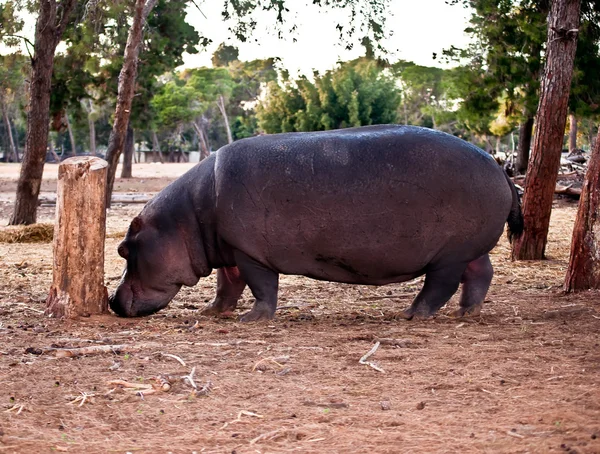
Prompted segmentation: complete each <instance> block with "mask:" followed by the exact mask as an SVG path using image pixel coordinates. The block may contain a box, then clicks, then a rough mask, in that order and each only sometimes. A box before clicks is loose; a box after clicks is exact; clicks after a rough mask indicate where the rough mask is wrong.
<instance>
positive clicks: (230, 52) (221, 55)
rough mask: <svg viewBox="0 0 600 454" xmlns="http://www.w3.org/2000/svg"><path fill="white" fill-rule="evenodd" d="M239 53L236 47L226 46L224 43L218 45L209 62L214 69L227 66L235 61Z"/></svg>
mask: <svg viewBox="0 0 600 454" xmlns="http://www.w3.org/2000/svg"><path fill="white" fill-rule="evenodd" d="M239 54H240V52H239V50H238V49H237V47H234V46H228V45H227V44H225V43H221V44H219V47H217V50H216V51H215V52H214V53H213V56H212V58H211V62H212V64H213V66H214V67H215V68H218V67H220V66H227V65H229V64H230V63H232V62H234V61H237V60H238V56H239Z"/></svg>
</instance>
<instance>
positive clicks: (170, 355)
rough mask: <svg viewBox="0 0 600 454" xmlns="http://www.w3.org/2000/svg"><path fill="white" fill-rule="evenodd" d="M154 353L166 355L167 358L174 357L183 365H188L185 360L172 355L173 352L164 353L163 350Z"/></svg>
mask: <svg viewBox="0 0 600 454" xmlns="http://www.w3.org/2000/svg"><path fill="white" fill-rule="evenodd" d="M154 354H155V355H160V356H166V357H167V358H173V359H174V360H176V361H177V362H179V364H181V365H182V366H183V367H186V364H185V361H184V360H182V359H181V358H180V357H179V356H177V355H172V354H171V353H163V352H156V353H154Z"/></svg>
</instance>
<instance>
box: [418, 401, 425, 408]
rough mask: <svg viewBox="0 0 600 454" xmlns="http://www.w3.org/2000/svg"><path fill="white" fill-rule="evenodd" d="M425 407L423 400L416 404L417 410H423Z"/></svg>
mask: <svg viewBox="0 0 600 454" xmlns="http://www.w3.org/2000/svg"><path fill="white" fill-rule="evenodd" d="M424 408H425V402H419V403H418V404H417V410H423V409H424Z"/></svg>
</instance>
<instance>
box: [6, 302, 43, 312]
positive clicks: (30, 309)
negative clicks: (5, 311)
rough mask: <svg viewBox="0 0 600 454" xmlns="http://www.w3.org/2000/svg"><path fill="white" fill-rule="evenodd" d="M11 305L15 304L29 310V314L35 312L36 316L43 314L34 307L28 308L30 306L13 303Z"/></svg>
mask: <svg viewBox="0 0 600 454" xmlns="http://www.w3.org/2000/svg"><path fill="white" fill-rule="evenodd" d="M13 304H16V305H17V306H23V308H24V309H27V310H29V311H31V312H37V313H38V314H43V313H44V311H42V310H40V309H36V308H34V307H30V306H28V305H27V304H25V303H13Z"/></svg>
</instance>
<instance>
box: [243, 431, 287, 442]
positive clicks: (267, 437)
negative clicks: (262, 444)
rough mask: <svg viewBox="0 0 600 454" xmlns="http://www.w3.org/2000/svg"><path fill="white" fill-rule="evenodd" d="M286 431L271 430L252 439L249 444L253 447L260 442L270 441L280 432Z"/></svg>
mask: <svg viewBox="0 0 600 454" xmlns="http://www.w3.org/2000/svg"><path fill="white" fill-rule="evenodd" d="M286 430H287V429H276V430H272V431H271V432H267V433H264V434H262V435H259V436H258V437H256V438H253V439H252V440H250V444H251V445H253V444H255V443H257V442H259V441H261V440H272V439H273V438H275V437H276V436H277V435H279V434H280V433H282V432H285V431H286Z"/></svg>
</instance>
